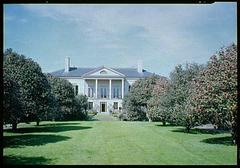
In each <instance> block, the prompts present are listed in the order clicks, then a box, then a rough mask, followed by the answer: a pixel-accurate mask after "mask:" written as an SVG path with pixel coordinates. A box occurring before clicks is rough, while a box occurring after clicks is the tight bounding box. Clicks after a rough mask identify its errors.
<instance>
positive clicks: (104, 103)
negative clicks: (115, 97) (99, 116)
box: [100, 102, 107, 112]
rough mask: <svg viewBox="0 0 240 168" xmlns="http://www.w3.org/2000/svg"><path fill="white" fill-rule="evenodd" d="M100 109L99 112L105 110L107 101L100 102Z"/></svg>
mask: <svg viewBox="0 0 240 168" xmlns="http://www.w3.org/2000/svg"><path fill="white" fill-rule="evenodd" d="M100 108H101V109H100V111H101V112H107V103H106V102H100Z"/></svg>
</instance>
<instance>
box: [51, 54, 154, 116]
mask: <svg viewBox="0 0 240 168" xmlns="http://www.w3.org/2000/svg"><path fill="white" fill-rule="evenodd" d="M51 74H52V75H53V76H56V77H60V78H63V79H67V80H68V81H69V82H71V83H72V84H73V86H74V91H75V94H76V95H77V94H83V95H87V97H88V102H89V108H90V109H93V110H95V111H97V112H106V113H108V112H110V111H116V110H121V108H122V99H123V97H124V95H126V94H127V93H128V91H129V90H130V87H131V85H132V84H133V83H134V82H135V81H136V80H137V79H140V78H145V77H148V76H151V75H153V73H150V72H147V71H146V70H144V69H142V64H141V63H138V67H137V68H109V67H105V66H101V67H97V68H80V67H78V68H77V67H70V58H66V60H65V69H62V70H58V71H55V72H52V73H51Z"/></svg>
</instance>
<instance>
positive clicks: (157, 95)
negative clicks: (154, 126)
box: [147, 77, 169, 125]
mask: <svg viewBox="0 0 240 168" xmlns="http://www.w3.org/2000/svg"><path fill="white" fill-rule="evenodd" d="M168 88H169V80H168V79H167V78H165V77H159V78H158V79H157V80H156V84H155V85H154V87H153V90H152V97H151V98H150V99H149V100H148V102H147V110H148V111H147V114H148V116H149V118H150V119H151V120H152V121H162V122H163V124H164V125H165V123H166V121H167V118H168V116H169V115H168V110H167V109H166V108H165V107H164V104H162V102H163V99H164V96H163V95H165V94H166V91H167V90H168Z"/></svg>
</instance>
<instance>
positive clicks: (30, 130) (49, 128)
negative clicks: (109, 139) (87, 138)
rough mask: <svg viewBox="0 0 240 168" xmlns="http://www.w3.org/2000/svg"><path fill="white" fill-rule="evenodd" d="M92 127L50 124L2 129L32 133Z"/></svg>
mask: <svg viewBox="0 0 240 168" xmlns="http://www.w3.org/2000/svg"><path fill="white" fill-rule="evenodd" d="M89 128H92V127H84V126H66V125H56V126H55V125H51V126H45V127H44V126H43V127H38V126H36V127H27V128H18V129H17V130H15V131H13V130H11V129H8V130H4V131H5V132H14V133H34V132H65V131H73V130H82V129H89Z"/></svg>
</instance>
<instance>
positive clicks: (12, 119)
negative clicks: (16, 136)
mask: <svg viewBox="0 0 240 168" xmlns="http://www.w3.org/2000/svg"><path fill="white" fill-rule="evenodd" d="M23 115H24V114H23V110H22V104H21V96H20V90H19V85H18V84H17V83H16V82H15V81H13V80H12V79H10V77H9V76H8V75H7V74H6V73H5V71H4V70H3V122H4V123H5V124H8V123H9V124H12V129H13V130H16V129H17V124H18V123H19V122H20V120H21V118H22V116H23Z"/></svg>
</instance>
